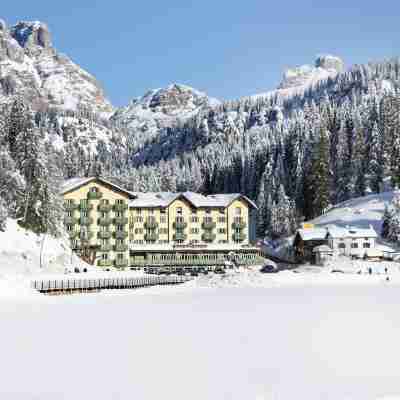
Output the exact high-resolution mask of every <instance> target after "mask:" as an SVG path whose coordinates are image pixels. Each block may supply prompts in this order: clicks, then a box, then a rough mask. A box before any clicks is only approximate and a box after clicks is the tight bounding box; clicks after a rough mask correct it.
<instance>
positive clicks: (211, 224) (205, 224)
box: [201, 221, 216, 231]
mask: <svg viewBox="0 0 400 400" xmlns="http://www.w3.org/2000/svg"><path fill="white" fill-rule="evenodd" d="M201 227H202V228H203V229H206V230H209V231H211V230H213V229H215V227H216V223H215V222H214V221H204V222H203V223H202V224H201Z"/></svg>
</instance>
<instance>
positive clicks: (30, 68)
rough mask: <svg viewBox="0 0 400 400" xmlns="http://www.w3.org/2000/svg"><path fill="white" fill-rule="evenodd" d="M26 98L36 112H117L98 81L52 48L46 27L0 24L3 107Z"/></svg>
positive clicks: (24, 24) (0, 77) (35, 23)
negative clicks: (38, 110) (50, 110)
mask: <svg viewBox="0 0 400 400" xmlns="http://www.w3.org/2000/svg"><path fill="white" fill-rule="evenodd" d="M14 95H22V96H24V98H25V99H26V100H27V101H28V102H30V103H31V104H32V106H33V108H35V109H41V110H45V109H48V108H55V109H61V110H72V111H76V110H78V109H85V110H90V111H92V112H93V113H108V114H110V113H111V112H112V111H113V108H112V106H111V104H110V103H109V101H108V100H107V99H106V98H105V95H104V93H103V90H102V89H101V87H100V85H99V83H98V82H97V81H96V79H95V78H94V77H93V76H91V75H90V74H89V73H87V72H86V71H84V70H83V69H82V68H81V67H79V66H78V65H77V64H75V63H73V62H72V61H71V60H70V59H69V58H68V57H66V56H64V55H61V54H60V53H58V52H57V50H56V49H55V48H54V47H53V46H52V41H51V34H50V31H49V29H48V27H47V25H46V24H44V23H43V22H39V21H33V22H29V21H22V22H18V23H17V24H16V25H14V26H12V27H11V28H9V29H8V28H7V26H6V24H5V22H4V21H0V103H2V102H6V101H8V100H9V99H10V98H11V97H12V96H14Z"/></svg>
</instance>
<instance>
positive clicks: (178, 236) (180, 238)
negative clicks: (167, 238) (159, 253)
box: [173, 232, 187, 242]
mask: <svg viewBox="0 0 400 400" xmlns="http://www.w3.org/2000/svg"><path fill="white" fill-rule="evenodd" d="M186 239H187V235H185V234H184V233H183V232H177V233H175V235H174V236H173V240H174V241H175V242H177V241H182V242H184V241H185V240H186Z"/></svg>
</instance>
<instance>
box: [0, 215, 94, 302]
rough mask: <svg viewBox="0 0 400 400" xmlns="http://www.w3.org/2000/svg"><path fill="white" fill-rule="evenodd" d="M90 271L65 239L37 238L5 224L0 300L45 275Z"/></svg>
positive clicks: (0, 252) (0, 256) (0, 249)
mask: <svg viewBox="0 0 400 400" xmlns="http://www.w3.org/2000/svg"><path fill="white" fill-rule="evenodd" d="M75 267H78V268H80V269H83V268H85V267H86V268H88V269H91V268H93V267H90V266H88V265H87V264H85V263H84V262H83V261H82V260H80V259H79V258H78V257H77V256H75V255H74V254H72V252H71V249H70V248H69V246H68V243H67V240H66V239H64V240H63V239H54V238H52V237H50V236H48V235H46V236H45V237H43V235H36V234H34V233H33V232H31V231H27V230H25V229H23V228H21V227H20V226H18V224H17V222H16V221H15V220H12V219H9V220H8V221H7V228H6V231H5V232H0V296H1V295H4V294H5V293H8V290H7V288H9V289H10V294H11V295H13V294H14V291H13V290H14V289H15V288H18V289H19V290H20V289H22V288H24V287H27V286H29V285H27V282H28V280H29V279H30V278H31V277H35V276H40V275H41V274H44V273H45V274H47V273H58V274H60V273H64V271H65V269H66V268H67V269H69V270H73V269H74V268H75Z"/></svg>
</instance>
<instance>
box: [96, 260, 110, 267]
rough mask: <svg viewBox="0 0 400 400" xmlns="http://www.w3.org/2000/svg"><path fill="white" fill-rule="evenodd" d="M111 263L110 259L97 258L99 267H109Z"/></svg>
mask: <svg viewBox="0 0 400 400" xmlns="http://www.w3.org/2000/svg"><path fill="white" fill-rule="evenodd" d="M112 264H113V262H112V260H99V261H98V262H97V265H98V266H99V267H111V266H112Z"/></svg>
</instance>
